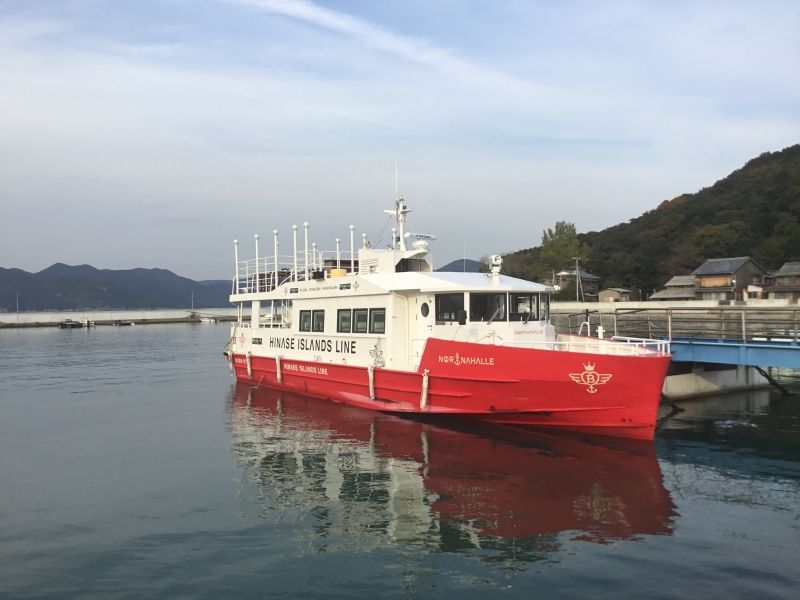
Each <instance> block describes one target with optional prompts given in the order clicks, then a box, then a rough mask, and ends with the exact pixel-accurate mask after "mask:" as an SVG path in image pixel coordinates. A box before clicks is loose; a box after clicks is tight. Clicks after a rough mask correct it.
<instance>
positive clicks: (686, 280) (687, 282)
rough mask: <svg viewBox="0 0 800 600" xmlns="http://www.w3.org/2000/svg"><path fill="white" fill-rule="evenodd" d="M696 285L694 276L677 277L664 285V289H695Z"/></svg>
mask: <svg viewBox="0 0 800 600" xmlns="http://www.w3.org/2000/svg"><path fill="white" fill-rule="evenodd" d="M694 285H695V277H694V275H675V277H673V278H672V279H670V280H669V281H668V282H667V283H665V284H664V287H668V288H669V287H694Z"/></svg>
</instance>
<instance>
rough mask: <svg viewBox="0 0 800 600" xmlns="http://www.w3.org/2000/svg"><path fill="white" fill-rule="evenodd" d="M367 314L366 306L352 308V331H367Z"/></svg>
mask: <svg viewBox="0 0 800 600" xmlns="http://www.w3.org/2000/svg"><path fill="white" fill-rule="evenodd" d="M367 315H368V311H367V309H366V308H356V309H355V310H353V333H367Z"/></svg>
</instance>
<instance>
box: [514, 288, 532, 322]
mask: <svg viewBox="0 0 800 600" xmlns="http://www.w3.org/2000/svg"><path fill="white" fill-rule="evenodd" d="M508 296H509V297H508V319H509V321H514V322H516V321H525V322H526V323H527V322H528V321H538V320H539V313H540V308H539V294H537V293H536V292H509V294H508ZM520 297H525V298H527V299H528V305H529V306H530V305H531V304H532V305H533V310H532V311H530V313H524V312H515V311H514V310H513V309H514V308H516V302H515V300H516V299H517V298H520ZM526 314H529V315H530V316H529V317H528V318H527V319H526V318H525V315H526Z"/></svg>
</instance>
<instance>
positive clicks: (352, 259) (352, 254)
mask: <svg viewBox="0 0 800 600" xmlns="http://www.w3.org/2000/svg"><path fill="white" fill-rule="evenodd" d="M355 230H356V226H355V225H350V272H351V273H354V272H355V265H356V261H355V258H356V251H355V242H354V239H353V238H354V232H355Z"/></svg>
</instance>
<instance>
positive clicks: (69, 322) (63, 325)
mask: <svg viewBox="0 0 800 600" xmlns="http://www.w3.org/2000/svg"><path fill="white" fill-rule="evenodd" d="M58 326H59V328H60V329H81V328H82V327H84V323H82V322H81V321H76V320H74V319H64V320H63V321H61V322H60V323H59V324H58Z"/></svg>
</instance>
